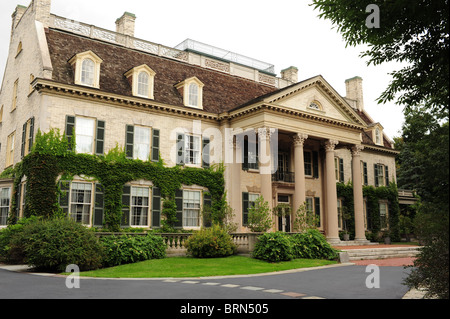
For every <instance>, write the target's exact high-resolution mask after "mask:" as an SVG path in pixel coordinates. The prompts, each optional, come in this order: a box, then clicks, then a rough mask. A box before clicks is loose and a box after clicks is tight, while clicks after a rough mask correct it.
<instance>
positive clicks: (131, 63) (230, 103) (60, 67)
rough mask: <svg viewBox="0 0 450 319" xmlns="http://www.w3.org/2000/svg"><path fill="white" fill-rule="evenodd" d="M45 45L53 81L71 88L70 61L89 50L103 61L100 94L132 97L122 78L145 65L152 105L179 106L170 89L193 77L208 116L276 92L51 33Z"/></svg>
mask: <svg viewBox="0 0 450 319" xmlns="http://www.w3.org/2000/svg"><path fill="white" fill-rule="evenodd" d="M47 42H48V46H49V51H50V57H51V61H52V65H53V80H54V81H57V82H60V83H64V84H72V85H73V84H74V74H73V73H74V71H73V69H72V67H71V65H70V64H69V63H68V61H69V60H70V58H71V57H73V56H74V55H75V54H77V53H81V52H85V51H88V50H91V51H92V52H94V53H95V54H97V55H98V56H99V57H100V58H101V59H102V60H103V63H102V65H101V74H100V90H102V91H106V92H110V93H116V94H120V95H124V96H132V91H131V86H130V84H129V82H128V81H127V79H126V78H125V76H124V74H125V73H126V72H127V71H128V70H130V69H132V68H134V67H136V66H139V65H142V64H147V65H148V66H149V67H150V68H151V69H152V70H154V71H155V72H156V76H155V87H154V97H155V101H156V102H160V103H165V104H170V105H174V106H183V98H182V96H181V94H180V93H179V92H178V91H177V89H176V88H175V87H174V85H175V84H177V83H179V82H181V81H183V80H185V79H187V78H190V77H193V76H196V77H197V78H198V79H199V80H200V81H201V82H202V83H204V84H205V87H204V88H203V110H204V111H206V112H211V113H221V112H224V111H228V110H230V109H233V108H235V107H238V106H240V105H242V104H244V103H246V102H248V101H250V100H253V99H255V98H257V97H259V96H261V95H264V94H267V93H270V92H273V91H276V90H277V89H276V88H275V87H272V86H268V85H264V84H261V83H257V82H254V81H251V80H247V79H244V78H240V77H237V76H232V75H228V74H223V73H220V72H217V71H214V70H208V69H204V68H201V67H197V66H195V65H190V64H187V63H183V62H178V61H174V60H170V59H166V58H162V57H159V56H155V55H151V54H147V53H144V52H140V51H136V50H131V49H127V48H124V47H120V46H116V45H112V44H108V43H105V42H101V41H96V40H92V39H89V38H85V37H82V36H77V35H73V34H70V33H66V32H62V31H58V30H54V29H49V31H48V32H47Z"/></svg>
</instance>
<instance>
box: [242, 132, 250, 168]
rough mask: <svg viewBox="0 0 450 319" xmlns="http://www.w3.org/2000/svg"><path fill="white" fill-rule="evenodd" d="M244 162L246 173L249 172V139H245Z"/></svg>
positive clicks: (243, 166)
mask: <svg viewBox="0 0 450 319" xmlns="http://www.w3.org/2000/svg"><path fill="white" fill-rule="evenodd" d="M242 156H243V160H242V169H243V170H244V171H246V170H248V168H249V164H248V139H245V138H244V152H243V153H242Z"/></svg>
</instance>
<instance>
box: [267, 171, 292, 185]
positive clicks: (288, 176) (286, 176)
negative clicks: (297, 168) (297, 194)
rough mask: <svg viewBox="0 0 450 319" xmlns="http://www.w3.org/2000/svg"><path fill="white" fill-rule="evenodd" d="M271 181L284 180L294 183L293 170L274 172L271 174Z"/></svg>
mask: <svg viewBox="0 0 450 319" xmlns="http://www.w3.org/2000/svg"><path fill="white" fill-rule="evenodd" d="M272 182H284V183H294V182H295V179H294V173H293V172H280V171H279V172H276V173H274V174H272Z"/></svg>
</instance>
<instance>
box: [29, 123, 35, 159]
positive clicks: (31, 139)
mask: <svg viewBox="0 0 450 319" xmlns="http://www.w3.org/2000/svg"><path fill="white" fill-rule="evenodd" d="M33 143H34V116H33V117H32V118H31V119H30V132H29V134H28V152H31V149H32V148H33Z"/></svg>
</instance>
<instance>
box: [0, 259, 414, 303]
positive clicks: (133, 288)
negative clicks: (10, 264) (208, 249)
mask: <svg viewBox="0 0 450 319" xmlns="http://www.w3.org/2000/svg"><path fill="white" fill-rule="evenodd" d="M379 269H380V288H373V289H369V288H367V287H366V279H367V277H368V276H369V275H371V273H368V272H366V266H359V265H354V264H348V265H337V266H336V265H335V266H327V267H320V268H316V269H312V270H301V271H298V270H297V271H286V272H280V273H275V274H266V275H251V276H229V277H208V278H185V279H169V278H166V279H149V280H146V279H135V280H132V279H119V280H113V279H81V280H80V288H79V289H68V288H67V287H66V277H63V276H55V275H50V276H43V275H36V274H29V273H23V272H22V273H20V272H12V271H8V270H5V269H0V300H1V299H15V298H21V299H29V298H33V299H35V298H38V299H46V298H52V299H72V298H77V299H80V298H81V299H99V298H104V299H116V298H121V299H143V298H145V299H183V300H186V299H188V300H194V299H300V298H302V299H305V298H306V299H319V298H325V299H401V298H402V297H403V296H404V295H405V294H406V293H407V292H408V288H407V287H406V286H404V285H403V284H402V281H403V279H404V278H405V277H406V275H407V273H408V270H405V269H404V267H380V268H379Z"/></svg>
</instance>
